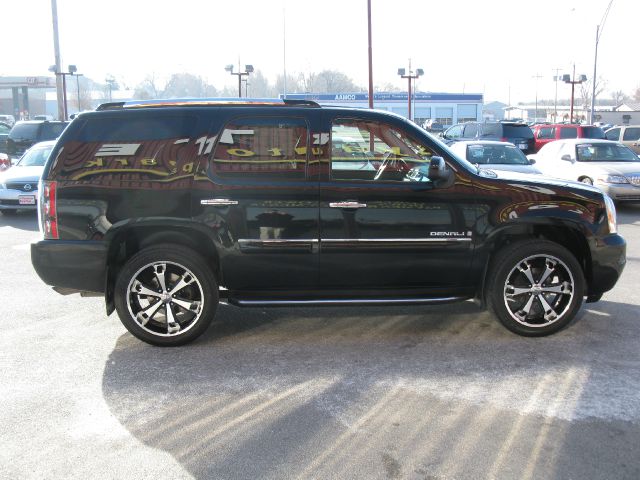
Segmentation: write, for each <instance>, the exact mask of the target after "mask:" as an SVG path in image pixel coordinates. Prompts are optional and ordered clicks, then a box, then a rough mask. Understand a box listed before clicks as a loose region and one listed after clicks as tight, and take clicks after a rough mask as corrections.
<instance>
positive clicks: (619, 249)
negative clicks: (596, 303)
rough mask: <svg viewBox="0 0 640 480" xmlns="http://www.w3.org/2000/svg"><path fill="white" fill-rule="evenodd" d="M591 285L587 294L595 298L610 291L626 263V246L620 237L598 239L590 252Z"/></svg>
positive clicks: (615, 235)
mask: <svg viewBox="0 0 640 480" xmlns="http://www.w3.org/2000/svg"><path fill="white" fill-rule="evenodd" d="M591 257H592V266H591V271H592V275H591V285H589V292H588V294H589V295H591V296H597V295H600V294H602V293H604V292H607V291H609V290H611V289H612V288H613V287H614V285H615V284H616V282H617V281H618V279H619V278H620V275H621V274H622V271H623V270H624V267H625V265H626V263H627V244H626V242H625V241H624V238H622V237H621V236H620V235H617V234H613V235H607V236H606V237H603V238H599V239H597V241H596V244H595V247H594V248H592V251H591Z"/></svg>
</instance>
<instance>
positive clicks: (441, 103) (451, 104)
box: [287, 92, 483, 125]
mask: <svg viewBox="0 0 640 480" xmlns="http://www.w3.org/2000/svg"><path fill="white" fill-rule="evenodd" d="M411 97H412V98H411V111H412V116H413V118H414V120H415V122H416V123H417V124H419V125H422V123H424V121H425V120H428V119H430V118H433V119H435V120H437V121H438V122H440V123H442V124H443V125H453V124H455V123H462V122H470V121H475V120H478V121H481V120H482V104H483V98H482V94H480V93H429V92H418V93H415V94H412V95H411ZM287 98H288V99H291V100H313V101H315V102H318V103H319V104H321V105H334V106H341V107H356V108H368V107H369V95H368V94H367V93H323V94H317V93H288V94H287ZM408 103H409V96H408V94H407V93H406V92H404V93H402V92H389V93H385V92H380V93H374V94H373V107H374V108H376V109H378V110H387V111H389V112H394V113H397V114H399V115H402V116H404V117H407V116H408V110H409V105H408Z"/></svg>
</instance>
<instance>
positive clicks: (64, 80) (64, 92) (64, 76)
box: [49, 65, 73, 121]
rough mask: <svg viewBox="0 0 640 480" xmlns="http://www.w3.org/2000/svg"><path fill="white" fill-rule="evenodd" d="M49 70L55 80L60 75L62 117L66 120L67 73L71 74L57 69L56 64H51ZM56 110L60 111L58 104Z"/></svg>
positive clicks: (67, 114) (67, 113)
mask: <svg viewBox="0 0 640 480" xmlns="http://www.w3.org/2000/svg"><path fill="white" fill-rule="evenodd" d="M49 71H50V72H51V73H53V74H54V75H55V76H56V82H57V81H58V79H59V78H60V77H62V119H63V120H65V121H66V120H67V119H68V118H69V111H68V109H67V75H73V74H72V73H66V72H61V71H59V70H58V67H57V65H51V66H50V67H49ZM58 111H60V106H58Z"/></svg>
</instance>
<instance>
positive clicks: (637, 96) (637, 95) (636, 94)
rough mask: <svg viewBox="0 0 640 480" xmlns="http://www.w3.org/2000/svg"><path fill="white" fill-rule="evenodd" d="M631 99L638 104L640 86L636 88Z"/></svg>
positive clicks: (639, 100)
mask: <svg viewBox="0 0 640 480" xmlns="http://www.w3.org/2000/svg"><path fill="white" fill-rule="evenodd" d="M633 99H634V100H635V101H636V102H640V86H639V87H636V91H635V92H634V93H633Z"/></svg>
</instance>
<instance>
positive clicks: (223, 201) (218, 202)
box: [200, 198, 238, 207]
mask: <svg viewBox="0 0 640 480" xmlns="http://www.w3.org/2000/svg"><path fill="white" fill-rule="evenodd" d="M237 204H238V201H237V200H229V199H228V198H210V199H207V200H200V205H213V206H217V207H221V206H225V205H237Z"/></svg>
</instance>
